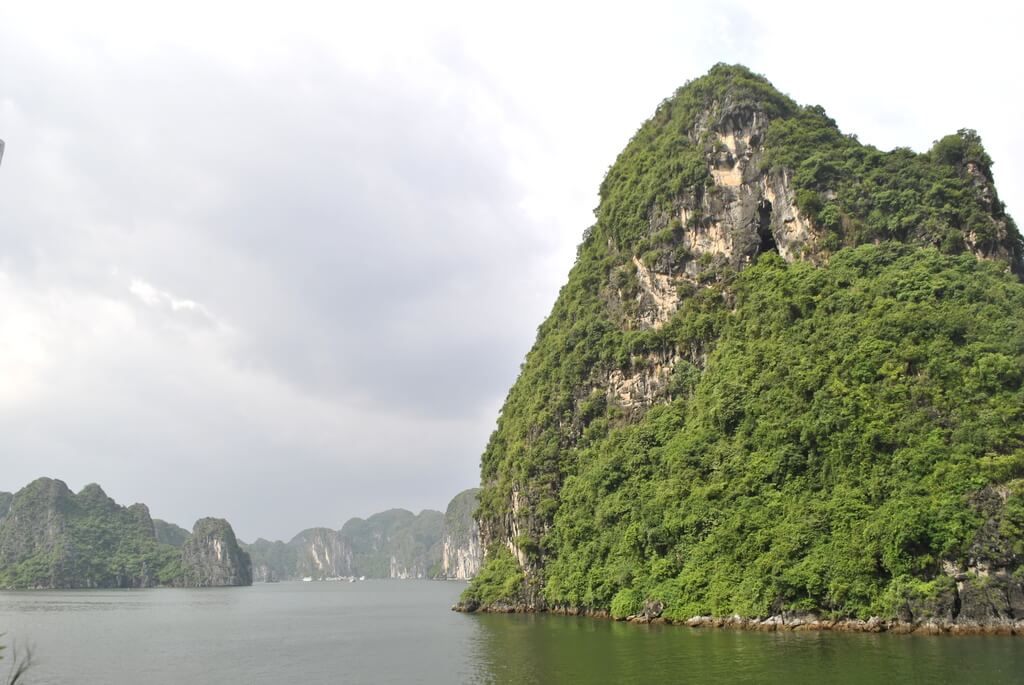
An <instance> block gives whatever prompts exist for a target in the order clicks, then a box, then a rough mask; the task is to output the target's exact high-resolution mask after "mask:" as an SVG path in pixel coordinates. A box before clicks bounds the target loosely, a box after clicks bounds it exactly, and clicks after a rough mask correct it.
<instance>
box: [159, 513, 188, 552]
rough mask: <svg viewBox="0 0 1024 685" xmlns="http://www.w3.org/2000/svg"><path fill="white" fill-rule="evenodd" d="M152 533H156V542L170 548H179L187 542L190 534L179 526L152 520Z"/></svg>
mask: <svg viewBox="0 0 1024 685" xmlns="http://www.w3.org/2000/svg"><path fill="white" fill-rule="evenodd" d="M153 531H154V532H155V533H156V540H157V542H161V543H163V544H165V545H171V546H172V547H181V546H182V545H184V544H185V541H186V540H188V536H189V535H190V533H189V532H188V531H187V530H185V529H184V528H182V527H181V526H178V525H175V524H173V523H168V522H167V521H161V520H160V519H153Z"/></svg>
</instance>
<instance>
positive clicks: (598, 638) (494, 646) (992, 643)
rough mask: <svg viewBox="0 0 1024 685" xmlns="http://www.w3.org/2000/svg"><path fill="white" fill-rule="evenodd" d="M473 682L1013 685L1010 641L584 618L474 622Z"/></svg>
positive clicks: (1020, 669) (1015, 641) (1015, 644)
mask: <svg viewBox="0 0 1024 685" xmlns="http://www.w3.org/2000/svg"><path fill="white" fill-rule="evenodd" d="M473 619H474V620H475V621H476V628H477V630H476V633H475V635H474V639H473V644H472V650H473V656H472V659H473V662H474V663H476V664H477V671H476V673H475V680H476V682H482V683H547V682H558V683H599V682H615V683H646V682H671V683H705V682H712V681H723V682H749V683H787V684H791V683H794V682H830V683H864V682H880V681H882V680H890V681H892V680H893V679H895V680H894V682H908V683H944V682H950V683H953V682H959V683H962V682H985V683H1019V682H1021V681H1022V676H1021V674H1022V673H1024V649H1022V647H1024V645H1022V644H1021V642H1020V639H1019V638H1012V637H949V636H935V637H931V636H916V635H886V634H866V635H862V634H847V633H828V632H802V633H790V632H780V633H756V632H744V631H732V630H713V629H691V628H685V627H679V626H636V625H628V624H624V623H616V622H610V621H595V620H591V619H585V618H575V617H562V616H546V615H528V616H507V615H483V616H475V617H473Z"/></svg>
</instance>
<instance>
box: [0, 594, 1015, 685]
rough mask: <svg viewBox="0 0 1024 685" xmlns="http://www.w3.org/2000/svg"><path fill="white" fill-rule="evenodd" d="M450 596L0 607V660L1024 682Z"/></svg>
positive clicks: (260, 675) (914, 658)
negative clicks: (484, 607) (478, 608)
mask: <svg viewBox="0 0 1024 685" xmlns="http://www.w3.org/2000/svg"><path fill="white" fill-rule="evenodd" d="M463 587H464V585H463V584H461V583H445V582H430V581H364V582H360V583H277V584H272V585H256V586H253V587H251V588H225V589H210V590H171V589H161V590H120V591H102V590H93V591H62V592H42V591H35V592H0V631H5V632H6V633H7V635H6V636H5V637H4V638H3V642H4V643H5V644H8V645H10V643H11V641H12V639H13V640H14V642H15V643H16V644H17V646H18V647H19V648H20V647H22V646H24V645H25V644H32V645H33V646H34V652H35V663H34V665H33V667H32V669H31V671H30V672H29V679H28V680H27V681H26V682H27V683H36V684H39V685H44V684H48V683H110V684H112V685H117V684H121V683H132V684H135V683H147V684H148V683H275V684H280V683H447V684H450V683H646V682H651V683H708V682H730V683H736V682H749V683H789V684H792V683H822V682H828V683H876V682H894V683H1021V682H1024V639H1021V638H1019V637H1017V638H1015V637H948V636H947V637H942V636H939V637H925V636H915V635H885V634H882V635H854V634H842V633H834V634H833V633H748V632H732V631H728V630H706V629H705V630H693V629H690V628H684V627H673V626H636V625H627V624H623V623H613V622H609V621H595V620H591V619H585V618H572V617H562V616H544V615H533V616H506V615H482V616H477V615H465V614H457V613H454V612H451V611H449V607H450V606H451V605H452V604H453V603H454V602H455V600H456V598H457V597H458V595H459V593H460V591H461V590H462V589H463ZM9 651H10V650H8V652H9ZM6 663H7V662H0V674H4V673H5V670H4V668H5V664H6Z"/></svg>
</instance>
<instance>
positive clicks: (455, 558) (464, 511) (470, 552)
mask: <svg viewBox="0 0 1024 685" xmlns="http://www.w3.org/2000/svg"><path fill="white" fill-rule="evenodd" d="M479 492H480V490H479V488H472V489H470V490H465V491H463V492H460V493H459V494H458V495H456V496H455V498H454V499H452V501H451V502H450V503H449V504H448V510H447V511H446V512H445V515H444V536H443V538H442V548H443V549H442V552H441V576H440V577H442V578H448V579H452V580H470V579H471V578H473V577H474V576H475V575H476V574H477V572H479V571H480V564H481V563H483V557H484V551H483V547H482V546H481V545H480V528H479V526H478V525H477V522H476V520H475V519H474V518H473V512H474V511H475V510H476V507H477V494H478V493H479Z"/></svg>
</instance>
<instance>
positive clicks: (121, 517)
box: [0, 478, 252, 589]
mask: <svg viewBox="0 0 1024 685" xmlns="http://www.w3.org/2000/svg"><path fill="white" fill-rule="evenodd" d="M251 584H252V563H251V561H250V559H249V555H248V554H247V553H246V552H245V551H244V550H243V549H242V548H241V547H240V546H239V545H238V541H237V540H236V539H235V533H234V531H233V530H232V528H231V525H230V524H229V523H228V522H227V521H225V520H224V519H218V518H202V519H199V520H198V521H196V523H195V525H194V526H193V529H192V532H191V533H189V532H188V531H186V530H185V529H183V528H180V527H178V526H176V525H174V524H171V523H166V522H164V521H161V520H159V519H153V518H151V517H150V515H149V509H148V508H147V507H146V505H144V504H133V505H131V506H129V507H124V506H121V505H119V504H117V503H116V502H115V501H114V500H113V499H111V498H110V497H108V496H107V495H106V493H105V492H103V489H102V488H101V487H100V486H99V485H96V484H95V483H94V484H90V485H87V486H85V487H84V488H82V490H81V491H80V492H78V493H77V494H75V493H74V492H72V491H71V490H70V489H69V488H68V486H67V485H66V484H65V483H64V482H63V481H60V480H55V479H52V478H39V479H37V480H35V481H33V482H31V483H29V484H28V485H26V486H25V487H24V488H22V489H21V490H19V491H18V492H17V493H14V494H11V493H6V492H5V493H0V587H2V588H10V589H19V588H30V589H77V588H142V587H157V586H169V587H224V586H238V585H251Z"/></svg>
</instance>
